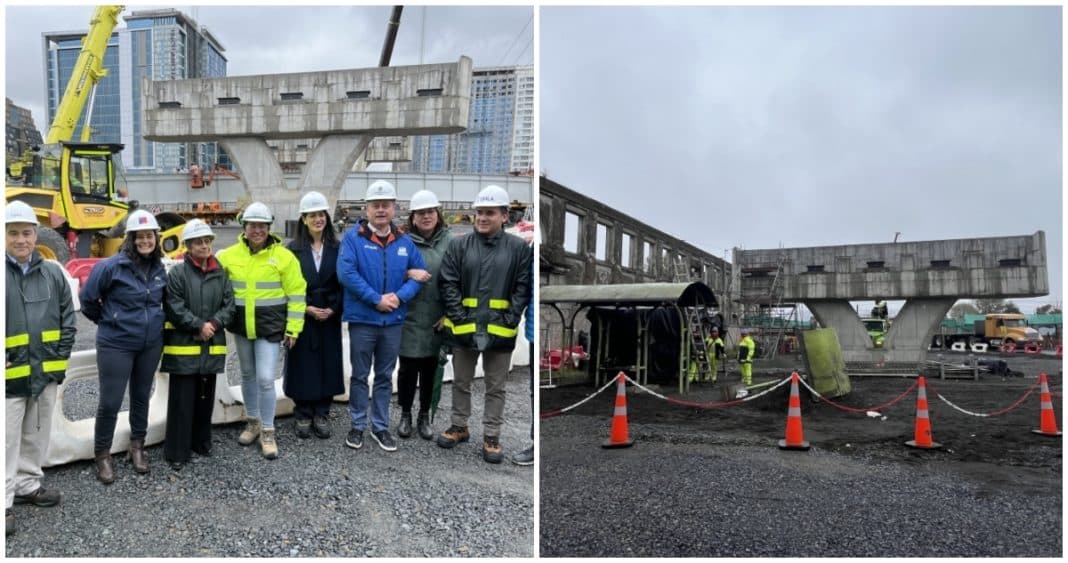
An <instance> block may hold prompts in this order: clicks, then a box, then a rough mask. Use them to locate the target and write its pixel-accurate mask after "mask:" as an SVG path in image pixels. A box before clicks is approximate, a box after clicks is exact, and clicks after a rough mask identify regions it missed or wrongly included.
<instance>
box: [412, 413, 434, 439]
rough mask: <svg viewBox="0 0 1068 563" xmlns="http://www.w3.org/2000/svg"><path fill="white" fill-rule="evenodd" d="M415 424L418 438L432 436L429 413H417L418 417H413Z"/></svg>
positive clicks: (430, 437)
mask: <svg viewBox="0 0 1068 563" xmlns="http://www.w3.org/2000/svg"><path fill="white" fill-rule="evenodd" d="M415 426H416V430H417V431H418V432H419V437H420V438H422V439H424V440H432V439H433V438H434V431H433V430H431V429H430V415H428V414H427V413H425V412H421V413H419V418H416V419H415Z"/></svg>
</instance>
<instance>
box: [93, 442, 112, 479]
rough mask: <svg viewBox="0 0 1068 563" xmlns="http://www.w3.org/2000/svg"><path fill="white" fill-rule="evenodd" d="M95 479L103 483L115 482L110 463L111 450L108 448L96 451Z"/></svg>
mask: <svg viewBox="0 0 1068 563" xmlns="http://www.w3.org/2000/svg"><path fill="white" fill-rule="evenodd" d="M96 479H97V480H98V481H100V482H101V483H103V484H105V485H110V484H112V483H114V482H115V468H114V467H113V466H112V465H111V452H109V451H108V450H97V452H96Z"/></svg>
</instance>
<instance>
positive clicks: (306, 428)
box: [297, 418, 312, 439]
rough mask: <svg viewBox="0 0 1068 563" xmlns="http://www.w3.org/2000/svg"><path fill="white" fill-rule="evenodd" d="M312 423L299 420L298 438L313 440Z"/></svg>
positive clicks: (303, 419)
mask: <svg viewBox="0 0 1068 563" xmlns="http://www.w3.org/2000/svg"><path fill="white" fill-rule="evenodd" d="M311 426H312V421H310V420H308V419H306V418H301V419H298V420H297V438H301V439H304V438H311Z"/></svg>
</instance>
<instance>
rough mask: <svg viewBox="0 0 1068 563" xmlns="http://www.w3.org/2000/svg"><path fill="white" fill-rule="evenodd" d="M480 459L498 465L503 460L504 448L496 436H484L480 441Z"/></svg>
mask: <svg viewBox="0 0 1068 563" xmlns="http://www.w3.org/2000/svg"><path fill="white" fill-rule="evenodd" d="M482 459H484V460H486V463H500V462H501V460H502V459H504V448H502V447H501V442H500V440H498V439H497V437H496V436H486V437H485V438H483V439H482Z"/></svg>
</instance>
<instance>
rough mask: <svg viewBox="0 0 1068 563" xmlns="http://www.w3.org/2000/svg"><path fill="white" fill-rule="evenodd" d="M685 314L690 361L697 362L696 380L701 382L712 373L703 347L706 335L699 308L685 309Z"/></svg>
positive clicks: (705, 348) (706, 352)
mask: <svg viewBox="0 0 1068 563" xmlns="http://www.w3.org/2000/svg"><path fill="white" fill-rule="evenodd" d="M686 314H687V319H686V321H687V325H688V329H689V333H690V358H691V360H690V361H696V362H697V380H698V381H701V380H704V379H705V376H706V375H709V374H711V372H712V368H711V366H710V365H709V362H708V349H707V346H705V337H706V334H705V329H704V323H702V322H701V309H700V308H699V307H687V308H686Z"/></svg>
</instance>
